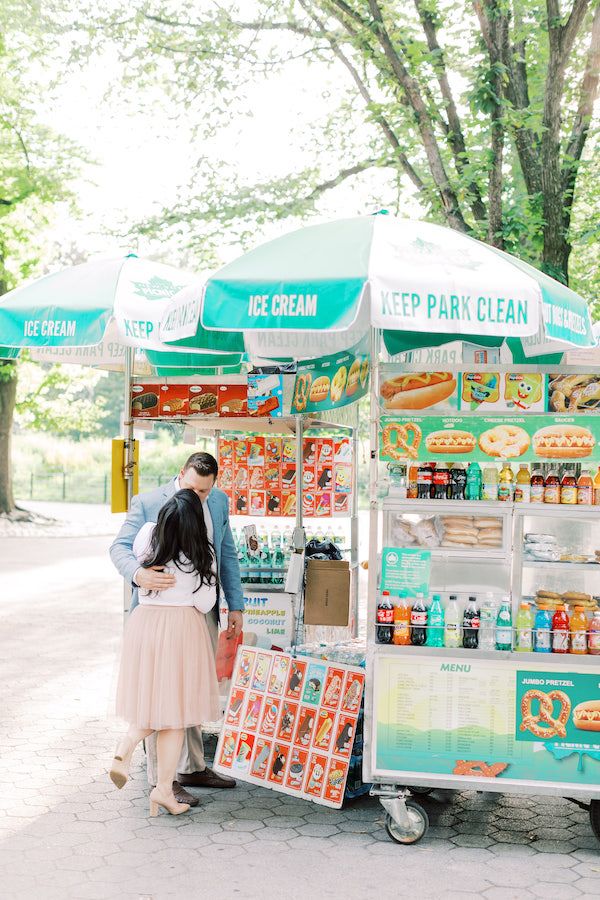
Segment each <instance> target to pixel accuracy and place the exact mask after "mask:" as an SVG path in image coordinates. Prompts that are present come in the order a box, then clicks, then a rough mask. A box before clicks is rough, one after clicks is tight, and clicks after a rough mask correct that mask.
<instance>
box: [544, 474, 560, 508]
mask: <svg viewBox="0 0 600 900" xmlns="http://www.w3.org/2000/svg"><path fill="white" fill-rule="evenodd" d="M544 503H560V481H559V478H558V475H557V474H556V472H548V474H547V475H546V481H545V482H544Z"/></svg>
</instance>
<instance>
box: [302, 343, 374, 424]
mask: <svg viewBox="0 0 600 900" xmlns="http://www.w3.org/2000/svg"><path fill="white" fill-rule="evenodd" d="M368 385H369V357H368V355H367V342H366V340H365V341H361V342H360V343H359V344H357V345H356V347H353V348H352V350H347V351H346V352H344V353H335V354H332V355H331V356H323V357H321V358H320V359H317V360H312V361H311V362H310V363H308V362H307V363H300V364H299V365H298V374H297V375H296V381H295V384H294V395H293V398H292V412H293V413H312V412H324V411H325V410H327V409H339V408H340V407H341V406H347V404H348V403H353V402H354V401H355V400H359V399H360V397H363V396H364V395H365V394H366V392H367V389H368Z"/></svg>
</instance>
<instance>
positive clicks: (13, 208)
mask: <svg viewBox="0 0 600 900" xmlns="http://www.w3.org/2000/svg"><path fill="white" fill-rule="evenodd" d="M0 28H1V31H0V35H1V37H0V295H1V294H4V293H6V291H7V290H10V289H11V288H12V287H14V286H16V285H17V284H19V283H20V282H21V281H22V280H23V279H24V278H26V277H28V276H30V275H32V274H33V273H34V272H35V271H36V269H37V267H38V265H39V259H40V251H41V236H40V235H41V232H42V230H43V228H44V226H45V225H46V224H47V223H48V221H49V218H50V216H51V215H52V211H53V209H54V207H55V205H56V204H58V203H67V202H70V201H71V199H72V195H71V193H70V190H69V186H70V184H71V181H72V179H73V178H74V177H76V175H77V174H78V164H79V160H80V159H81V152H80V150H79V148H77V147H75V146H74V145H73V144H72V143H71V142H69V141H67V140H65V139H64V138H62V137H60V136H59V135H56V134H54V133H53V132H52V131H51V129H50V128H48V127H47V126H46V125H45V124H44V123H43V122H42V121H41V117H40V115H39V111H40V110H43V108H44V101H45V98H46V97H47V95H48V89H49V83H48V82H49V78H48V73H47V71H45V69H44V59H45V56H46V54H48V53H49V51H50V41H49V34H48V33H46V31H45V23H44V22H43V21H42V19H41V13H40V11H39V7H38V6H37V4H33V3H32V4H29V3H27V2H25V3H17V2H12V0H2V2H0ZM0 344H1V336H0ZM17 370H18V364H17V363H15V362H8V361H1V360H0V514H7V513H11V512H12V510H13V508H14V498H13V493H12V485H11V463H10V439H11V431H12V419H13V412H14V408H15V403H16V388H17V382H16V379H17Z"/></svg>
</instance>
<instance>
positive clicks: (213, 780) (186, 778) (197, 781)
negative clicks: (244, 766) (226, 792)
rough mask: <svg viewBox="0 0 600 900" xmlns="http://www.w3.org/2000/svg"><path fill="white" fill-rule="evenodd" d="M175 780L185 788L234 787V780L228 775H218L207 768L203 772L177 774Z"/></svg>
mask: <svg viewBox="0 0 600 900" xmlns="http://www.w3.org/2000/svg"><path fill="white" fill-rule="evenodd" d="M177 779H178V781H179V784H185V786H186V787H207V788H234V787H235V785H236V781H235V778H230V777H229V775H219V774H218V772H213V770H212V769H209V768H208V766H207V767H206V769H205V770H204V771H203V772H190V773H188V774H187V775H181V774H178V775H177Z"/></svg>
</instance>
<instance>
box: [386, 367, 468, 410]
mask: <svg viewBox="0 0 600 900" xmlns="http://www.w3.org/2000/svg"><path fill="white" fill-rule="evenodd" d="M455 389H456V378H455V377H454V375H452V374H451V373H450V372H410V373H407V374H406V375H398V376H397V377H396V378H390V379H389V381H384V382H383V384H382V385H381V397H382V399H383V401H384V402H383V405H384V407H385V409H427V407H429V406H435V404H436V403H441V401H442V400H447V399H448V397H450V396H451V395H452V394H453V393H454V390H455Z"/></svg>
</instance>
